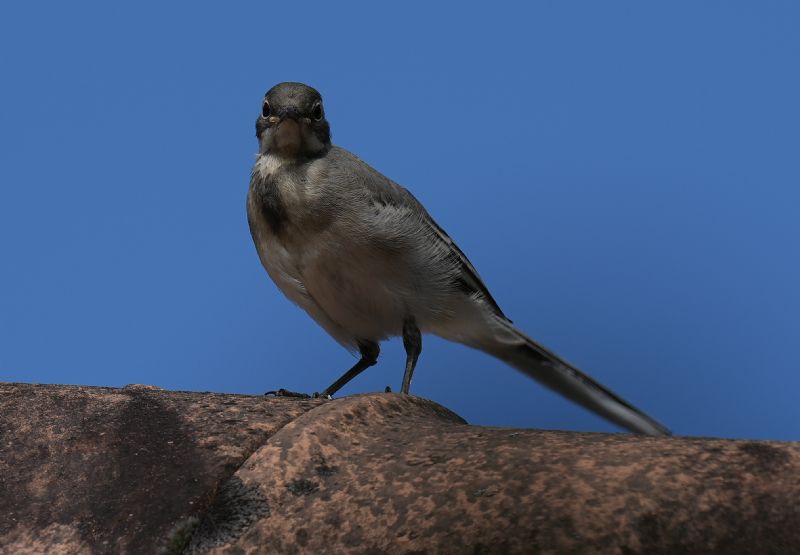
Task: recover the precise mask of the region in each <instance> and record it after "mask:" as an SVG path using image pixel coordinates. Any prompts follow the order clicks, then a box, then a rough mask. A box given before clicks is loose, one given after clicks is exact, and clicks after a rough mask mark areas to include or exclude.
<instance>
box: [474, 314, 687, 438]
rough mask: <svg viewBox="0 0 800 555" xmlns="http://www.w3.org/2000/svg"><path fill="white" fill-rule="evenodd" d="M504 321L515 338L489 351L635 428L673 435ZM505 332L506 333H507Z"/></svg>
mask: <svg viewBox="0 0 800 555" xmlns="http://www.w3.org/2000/svg"><path fill="white" fill-rule="evenodd" d="M502 325H503V327H504V328H505V331H508V332H510V334H511V337H513V338H514V339H515V340H512V341H508V340H503V341H497V342H495V343H494V344H492V345H491V346H489V347H483V350H485V351H486V352H488V353H489V354H491V355H493V356H495V357H497V358H499V359H500V360H503V361H505V362H507V363H508V364H510V365H511V366H513V367H515V368H517V369H518V370H520V371H522V372H523V373H525V374H527V375H528V376H530V377H531V378H533V379H535V380H536V381H538V382H540V383H542V384H543V385H545V386H546V387H548V388H550V389H552V390H553V391H555V392H557V393H560V394H561V395H563V396H564V397H566V398H567V399H570V400H571V401H574V402H575V403H578V404H579V405H581V406H583V407H585V408H587V409H589V410H591V411H593V412H595V413H597V414H598V415H600V416H602V417H604V418H606V419H608V420H610V421H611V422H614V423H615V424H618V425H620V426H622V427H623V428H627V429H628V430H630V431H632V432H637V433H641V434H648V435H656V436H664V435H672V432H670V430H669V429H668V428H666V427H665V426H664V425H662V424H661V423H659V422H658V421H656V420H655V419H653V418H652V417H650V416H648V415H647V414H645V413H644V412H642V411H641V410H639V409H637V408H636V407H634V406H633V405H631V404H630V403H629V402H627V401H626V400H625V399H623V398H622V397H620V396H619V395H617V394H616V393H614V392H613V391H611V390H610V389H608V388H607V387H605V386H603V385H602V384H600V383H598V382H597V381H595V380H594V379H593V378H591V377H590V376H588V375H587V374H584V373H583V372H581V371H580V370H578V369H577V368H575V367H574V366H572V365H571V364H569V363H568V362H566V361H565V360H563V359H562V358H561V357H559V356H558V355H556V354H555V353H553V352H551V351H549V350H548V349H546V348H545V347H543V346H541V345H539V344H538V343H536V342H535V341H534V340H533V339H531V338H530V337H528V336H527V335H525V334H524V333H523V332H522V331H520V330H519V329H518V328H516V327H515V326H514V325H513V324H511V322H508V321H504V322H502ZM502 335H503V336H506V334H505V333H503V334H502ZM504 339H505V338H504Z"/></svg>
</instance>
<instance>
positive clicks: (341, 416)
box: [191, 394, 800, 554]
mask: <svg viewBox="0 0 800 555" xmlns="http://www.w3.org/2000/svg"><path fill="white" fill-rule="evenodd" d="M234 480H235V487H236V488H237V489H239V490H240V491H241V490H248V491H250V494H249V495H250V496H251V498H259V506H260V507H261V510H262V513H261V514H262V516H260V517H258V518H255V517H254V518H252V520H251V521H252V522H255V524H253V525H252V526H251V527H250V528H249V529H241V530H240V531H239V533H240V534H241V535H239V536H238V537H235V536H236V534H232V533H231V531H230V530H224V532H223V533H218V532H215V530H214V527H213V526H208V525H206V523H203V524H201V526H200V528H199V529H198V531H197V534H196V535H195V537H194V539H193V543H192V546H191V547H192V549H193V551H195V552H204V551H207V550H211V551H212V552H213V553H263V552H269V553H374V554H378V553H405V554H411V553H417V554H421V553H430V554H441V553H453V554H461V553H470V554H473V553H480V554H487V553H619V554H623V553H647V554H657V553H664V554H673V553H797V552H798V547H800V508H798V503H797V499H800V445H798V444H785V443H784V444H781V443H768V442H747V441H727V440H712V439H680V438H649V437H641V436H632V435H628V434H589V433H566V432H542V431H534V430H513V429H504V428H481V427H474V426H468V425H466V424H465V423H464V421H463V420H462V419H461V418H459V417H458V416H456V415H455V414H453V413H452V412H450V411H448V410H446V409H444V408H442V407H440V406H438V405H436V404H434V403H431V402H430V401H426V400H423V399H419V398H415V397H407V396H401V395H391V394H389V395H386V394H384V395H368V396H354V397H349V398H346V399H341V400H338V401H335V402H332V403H328V404H326V405H324V406H321V407H318V408H315V409H314V410H312V411H310V412H308V413H306V414H304V415H302V416H300V417H299V418H298V419H297V420H295V421H294V422H292V423H291V424H288V425H287V426H286V427H285V428H283V429H282V430H280V431H279V432H278V433H276V434H275V435H274V436H272V437H271V438H270V439H269V441H268V442H267V444H266V445H264V447H262V448H261V449H259V450H258V451H257V452H256V453H254V454H253V456H252V457H250V458H249V459H248V460H247V462H246V463H245V464H244V465H243V466H242V468H241V469H240V470H239V471H238V472H237V473H236V474H235V476H234ZM226 510H227V509H226V508H225V507H224V506H223V507H219V506H218V507H216V509H215V511H216V514H224V513H225V511H226ZM217 523H219V520H218V521H217ZM217 530H219V528H217Z"/></svg>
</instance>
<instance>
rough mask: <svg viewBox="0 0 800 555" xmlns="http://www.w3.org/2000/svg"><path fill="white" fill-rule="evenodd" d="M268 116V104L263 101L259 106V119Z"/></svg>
mask: <svg viewBox="0 0 800 555" xmlns="http://www.w3.org/2000/svg"><path fill="white" fill-rule="evenodd" d="M269 114H270V109H269V102H267V101H266V100H265V101H264V104H263V105H262V106H261V117H262V118H268V117H269Z"/></svg>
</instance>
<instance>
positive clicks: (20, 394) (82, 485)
mask: <svg viewBox="0 0 800 555" xmlns="http://www.w3.org/2000/svg"><path fill="white" fill-rule="evenodd" d="M320 403H322V401H318V400H298V399H265V398H263V397H252V396H244V395H222V394H216V393H184V392H176V391H162V390H159V389H155V388H147V387H143V386H133V387H128V388H123V389H112V388H102V387H76V386H62V385H27V384H0V515H2V518H0V553H14V554H16V553H156V552H158V551H159V550H162V551H165V550H168V549H169V548H172V547H173V546H174V545H178V544H180V543H181V541H182V535H183V534H186V533H190V532H191V530H192V528H193V526H192V525H193V523H195V522H197V521H198V518H199V517H201V516H202V515H203V514H204V513H205V510H206V509H207V507H208V506H209V504H210V502H211V500H212V498H213V497H214V494H215V492H216V491H217V489H218V487H219V485H220V484H221V483H222V482H224V481H226V480H227V479H229V478H230V476H231V475H232V474H233V473H234V472H235V471H236V469H237V468H239V466H241V464H242V463H243V462H244V461H245V460H246V459H247V457H249V456H250V455H251V454H252V453H253V451H255V450H256V449H257V448H258V447H259V446H261V445H263V444H264V442H266V441H267V439H268V438H269V437H270V436H271V435H273V434H274V433H275V432H276V431H277V430H279V429H280V428H282V427H283V426H284V425H285V424H287V423H288V422H291V421H292V420H294V419H295V418H296V417H297V416H299V415H301V414H302V413H304V412H306V411H308V410H309V409H311V408H313V407H315V406H317V405H319V404H320Z"/></svg>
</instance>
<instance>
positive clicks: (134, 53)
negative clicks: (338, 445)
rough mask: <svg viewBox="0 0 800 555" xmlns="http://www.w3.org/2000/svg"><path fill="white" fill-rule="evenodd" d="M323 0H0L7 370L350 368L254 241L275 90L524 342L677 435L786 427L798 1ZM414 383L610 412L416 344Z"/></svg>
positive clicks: (95, 378)
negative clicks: (314, 114) (259, 128)
mask: <svg viewBox="0 0 800 555" xmlns="http://www.w3.org/2000/svg"><path fill="white" fill-rule="evenodd" d="M78 4H80V5H78ZM332 4H333V3H325V4H322V3H320V4H314V3H310V2H306V3H303V7H302V8H301V7H299V6H297V5H294V4H289V3H266V2H235V3H228V4H226V5H224V6H222V5H220V4H217V3H213V4H212V3H197V2H193V3H182V4H181V3H177V2H176V3H149V2H139V3H135V4H133V3H132V4H129V5H127V6H120V5H112V4H111V3H100V2H97V3H69V4H66V3H55V2H54V3H50V4H47V3H35V2H27V3H15V4H14V5H13V6H12V5H11V3H5V4H3V6H2V7H0V47H1V48H2V51H3V52H4V55H3V56H2V58H0V76H1V79H2V87H0V261H1V262H0V264H2V266H1V267H0V380H5V381H23V382H51V383H52V382H55V383H79V384H95V385H114V386H119V385H124V384H127V383H149V384H155V385H158V386H161V387H164V388H170V389H184V390H213V391H226V392H242V393H261V392H263V391H265V390H268V389H273V388H276V387H287V388H292V389H298V390H307V391H313V390H320V389H322V388H324V387H325V386H326V385H328V384H329V383H330V382H331V381H332V380H333V379H334V378H336V377H338V375H339V374H340V373H341V372H342V371H343V370H344V369H345V368H347V367H349V365H350V364H352V362H353V359H352V358H351V356H350V355H349V354H348V353H347V352H345V351H344V350H342V349H341V348H340V347H339V346H338V345H337V344H336V343H334V342H333V340H331V339H330V338H328V337H327V336H326V335H325V334H324V332H323V331H322V330H320V329H319V328H317V327H316V325H315V324H314V323H313V322H312V321H311V320H310V318H308V317H307V316H306V315H305V314H304V313H303V312H302V311H301V310H300V309H298V308H296V307H295V306H293V305H292V304H290V303H289V301H287V300H286V299H285V298H284V297H283V296H282V295H281V294H280V293H279V292H278V290H277V288H276V287H275V286H274V285H273V284H272V283H271V282H270V281H269V279H268V277H267V275H266V273H265V272H264V271H263V269H262V268H261V266H260V264H259V262H258V258H257V256H256V253H255V249H254V248H253V245H252V242H251V239H250V236H249V233H248V229H247V222H246V218H245V211H244V198H245V194H246V190H247V186H248V177H249V172H250V166H251V164H252V162H253V159H254V153H255V151H256V140H255V138H254V128H253V123H254V119H255V117H256V115H257V114H258V111H259V108H260V101H261V98H262V96H263V94H264V91H265V90H266V89H268V88H269V87H271V86H272V85H273V84H275V83H277V82H280V81H286V80H295V81H303V82H306V83H309V84H311V85H313V86H314V87H316V88H318V89H319V90H320V91H321V92H322V94H323V96H324V98H325V103H326V111H327V114H328V119H329V121H330V122H331V126H332V130H333V137H334V142H335V143H337V144H339V145H341V146H343V147H345V148H347V149H350V150H352V151H353V152H355V153H357V154H358V155H359V156H361V157H362V158H364V159H365V160H367V161H368V162H369V163H371V164H372V165H373V166H375V167H376V168H377V169H379V170H380V171H381V172H383V173H385V174H386V175H388V176H389V177H391V178H393V179H395V180H396V181H398V182H400V183H401V184H403V185H405V186H406V187H408V188H410V189H411V190H412V191H413V193H414V194H415V195H416V196H417V197H418V198H419V199H420V200H421V201H422V202H423V203H425V204H426V206H427V207H428V209H429V211H430V212H431V213H432V214H433V216H434V217H435V218H436V219H437V220H438V221H439V223H440V224H441V225H442V226H443V227H444V228H445V229H447V230H448V232H449V233H450V234H451V235H452V236H453V237H454V238H455V240H456V241H457V242H458V243H459V245H460V246H461V248H462V249H463V250H464V251H465V252H466V253H467V255H468V256H469V257H470V259H471V260H472V262H473V263H474V264H475V266H476V267H477V268H478V270H479V272H480V273H481V275H482V276H483V278H484V280H485V281H486V283H487V284H488V286H489V288H490V289H491V291H492V292H493V294H494V296H495V297H496V298H497V300H498V302H499V303H500V305H501V306H502V307H503V309H504V311H505V312H506V313H507V314H508V315H509V316H510V317H511V318H512V319H513V320H514V321H515V322H516V323H517V324H519V325H520V326H521V327H522V328H523V329H524V330H526V331H527V332H528V333H529V334H530V335H532V336H533V337H535V338H537V339H538V340H540V341H541V342H542V343H544V344H545V345H547V346H549V347H550V348H551V349H553V350H555V351H557V352H559V353H560V354H561V355H563V356H564V357H565V358H567V359H568V360H570V361H572V362H574V363H576V364H577V365H578V366H580V367H581V368H583V369H584V370H585V371H587V372H589V373H590V374H592V375H593V376H595V377H596V378H598V379H599V380H601V381H602V382H603V383H605V384H607V385H608V386H609V387H611V388H612V389H614V390H616V391H617V392H618V393H620V394H621V395H623V396H624V397H626V398H628V399H629V400H631V401H632V402H634V404H636V405H638V406H640V407H642V408H643V409H645V410H647V411H648V412H650V413H651V414H653V415H654V416H656V417H657V418H659V419H660V420H661V421H663V422H664V423H665V424H667V425H668V426H670V427H671V428H672V429H673V430H674V431H675V432H676V433H679V434H688V435H703V436H723V437H752V438H772V439H800V408H799V406H800V404H799V403H798V395H799V394H798V392H800V372H798V371H799V370H800V351H799V350H798V348H797V343H798V338H799V337H800V323H799V319H800V317H799V316H798V314H800V293H798V283H800V256H798V237H800V218H798V211H799V210H800V192H798V187H799V186H800V102H798V98H800V72H798V69H797V63H798V62H797V61H798V59H800V34H798V33H797V29H798V26H800V17H798V16H800V7H798V4H796V3H793V2H789V1H786V2H732V1H725V2H722V1H707V2H670V3H654V2H646V3H645V2H633V1H630V2H603V3H600V2H588V1H587V2H535V3H521V2H520V3H518V4H511V3H509V4H503V3H497V2H492V3H485V4H475V5H472V6H469V5H468V4H465V3H457V4H456V3H453V4H450V5H444V4H443V5H437V4H435V3H419V4H414V3H407V2H404V3H402V4H400V3H398V4H397V5H395V6H394V7H387V6H385V5H383V3H363V4H360V5H359V4H348V5H347V6H342V5H339V4H338V3H337V4H336V6H334V5H332ZM281 6H283V7H281ZM403 361H404V355H403V350H402V345H401V343H400V342H399V341H398V340H394V341H392V342H389V343H388V344H385V345H384V348H383V355H382V359H381V362H380V363H379V365H378V366H375V367H373V368H371V369H370V370H369V371H367V372H366V373H365V374H364V375H363V376H361V377H359V378H358V379H356V380H355V381H354V382H352V383H351V384H350V385H349V386H348V387H347V388H346V389H345V390H343V392H342V393H343V394H349V393H356V392H365V391H375V390H379V389H380V390H382V389H383V387H384V386H386V385H391V386H392V387H393V388H394V389H395V390H396V389H397V388H398V387H399V385H400V381H401V378H402V365H403ZM412 391H413V392H414V393H416V394H418V395H422V396H425V397H428V398H431V399H434V400H436V401H438V402H440V403H442V404H444V405H446V406H448V407H449V408H451V409H453V410H455V411H456V412H458V413H459V414H461V415H462V416H464V417H465V418H467V420H469V421H470V422H472V423H476V424H486V425H503V426H522V427H542V428H559V429H577V430H613V429H614V427H613V426H611V425H609V424H606V423H605V422H603V421H601V420H599V419H598V418H596V417H594V416H593V415H591V414H589V413H587V412H585V411H584V410H583V409H580V408H578V407H576V406H574V405H571V404H569V403H568V402H566V401H563V400H561V399H560V398H558V397H557V396H556V395H554V394H552V393H550V392H548V391H546V390H544V389H543V388H541V387H540V386H539V385H538V384H536V383H535V382H532V381H530V380H528V379H527V378H525V377H524V376H522V375H521V374H519V373H518V372H516V371H515V370H513V369H511V368H509V367H506V366H504V365H503V364H502V363H500V362H497V361H495V360H493V359H491V358H489V357H488V356H486V355H484V354H482V353H479V352H476V351H472V350H469V349H467V348H465V347H462V346H459V345H454V344H448V343H445V342H443V341H441V340H438V339H436V338H429V337H426V338H425V339H424V341H423V353H422V357H421V359H420V364H419V366H418V370H417V373H416V375H415V380H414V383H413V387H412Z"/></svg>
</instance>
